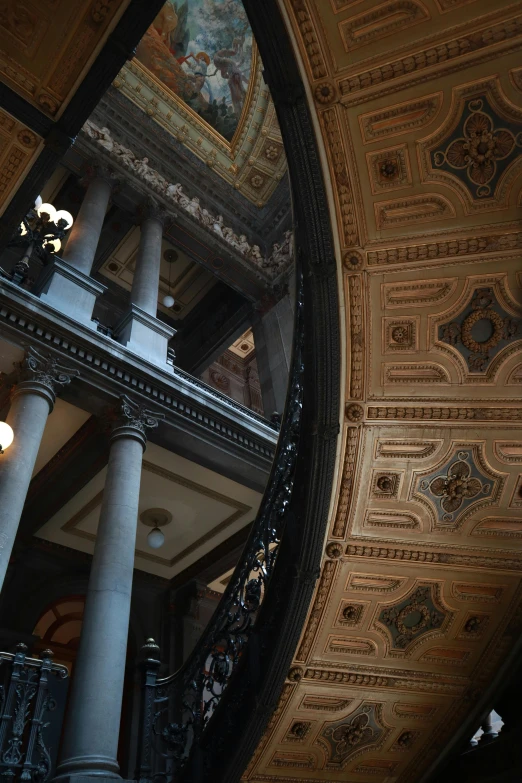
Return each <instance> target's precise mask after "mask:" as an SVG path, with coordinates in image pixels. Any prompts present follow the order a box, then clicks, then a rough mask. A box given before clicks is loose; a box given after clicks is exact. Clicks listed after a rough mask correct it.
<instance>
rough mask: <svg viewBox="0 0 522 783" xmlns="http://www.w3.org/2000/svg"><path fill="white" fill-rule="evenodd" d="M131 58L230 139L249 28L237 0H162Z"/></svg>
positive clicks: (243, 90) (242, 94) (243, 87)
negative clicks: (155, 15)
mask: <svg viewBox="0 0 522 783" xmlns="http://www.w3.org/2000/svg"><path fill="white" fill-rule="evenodd" d="M136 58H137V59H138V60H139V61H140V62H141V63H142V65H144V66H145V67H146V68H147V69H148V70H149V71H151V72H152V73H153V74H154V76H155V77H156V78H157V79H159V80H160V81H161V82H162V83H163V84H164V85H165V86H166V87H167V88H168V89H169V90H172V92H174V93H175V94H176V95H178V96H179V97H180V98H182V99H183V101H185V103H186V104H187V105H188V106H190V108H191V109H193V110H194V111H195V112H196V113H197V114H199V116H200V117H201V118H202V119H203V120H205V121H206V122H208V123H209V125H211V126H212V127H213V128H214V129H215V130H216V131H217V132H218V133H220V134H221V136H223V137H224V138H225V139H227V140H228V141H230V140H231V139H232V137H233V136H234V133H235V131H236V129H237V126H238V123H239V119H240V117H241V112H242V109H243V104H244V102H245V98H246V94H247V90H248V83H249V80H250V75H251V66H252V31H251V29H250V25H249V24H248V19H247V16H246V14H245V10H244V8H243V4H242V3H241V0H183V1H182V0H167V2H166V3H165V5H164V6H163V8H162V9H161V11H160V13H159V14H158V15H157V17H156V19H155V20H154V22H153V24H152V25H151V26H150V27H149V29H148V30H147V32H146V33H145V35H144V37H143V38H142V40H141V42H140V44H139V45H138V49H137V51H136Z"/></svg>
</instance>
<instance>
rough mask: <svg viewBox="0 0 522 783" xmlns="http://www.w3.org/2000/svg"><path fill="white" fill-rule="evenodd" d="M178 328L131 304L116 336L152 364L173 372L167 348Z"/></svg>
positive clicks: (117, 329)
mask: <svg viewBox="0 0 522 783" xmlns="http://www.w3.org/2000/svg"><path fill="white" fill-rule="evenodd" d="M175 334H176V329H173V328H172V327H171V326H167V324H164V323H163V322H162V321H159V320H158V319H157V318H154V316H152V315H149V314H148V313H146V312H145V310H142V309H141V308H140V307H137V306H136V305H134V304H133V305H131V306H130V309H129V310H128V312H127V313H126V314H125V315H124V316H123V318H122V319H121V321H120V323H119V324H118V326H117V327H116V329H115V330H114V336H115V338H116V339H117V340H119V341H120V342H121V343H122V344H123V345H124V346H125V347H126V348H128V349H129V350H130V351H133V352H134V353H136V354H138V356H141V357H142V358H143V359H146V360H147V361H148V362H150V363H151V364H154V365H156V366H157V367H161V369H162V370H165V369H167V370H168V371H169V372H173V368H172V364H167V348H168V342H169V340H170V338H171V337H174V335H175Z"/></svg>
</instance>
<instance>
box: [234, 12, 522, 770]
mask: <svg viewBox="0 0 522 783" xmlns="http://www.w3.org/2000/svg"><path fill="white" fill-rule="evenodd" d="M280 5H281V8H282V10H283V13H284V15H285V18H286V20H287V24H288V26H289V27H290V28H291V31H292V34H293V36H294V37H295V41H296V49H297V54H298V57H299V58H300V59H301V62H302V68H303V72H304V73H306V79H307V81H308V86H307V89H308V92H309V96H310V101H311V103H312V105H313V108H314V110H315V113H316V117H317V127H318V129H319V134H318V141H319V144H320V145H321V146H322V148H323V152H324V159H325V161H326V162H327V165H326V166H325V171H324V173H325V176H326V177H327V178H329V182H330V184H331V189H332V198H331V203H330V209H331V214H332V219H333V221H334V224H335V230H336V232H337V243H338V244H337V246H338V259H339V270H340V277H341V279H342V298H343V301H342V302H341V307H342V310H341V312H343V313H344V317H345V329H346V335H345V348H346V350H345V355H344V362H345V370H346V372H345V376H344V389H345V401H346V404H345V412H344V420H343V424H342V441H341V448H340V457H339V462H338V477H337V486H336V492H335V497H334V500H333V512H332V517H331V520H330V525H329V533H328V538H327V541H326V545H325V553H324V560H323V565H322V569H321V574H320V577H319V580H318V582H317V587H316V591H315V596H314V599H313V602H312V605H311V606H310V610H309V616H308V620H307V622H306V624H305V627H304V629H303V633H302V637H301V640H300V643H299V645H298V647H297V649H296V651H295V654H294V660H293V664H292V667H291V669H290V670H289V672H288V677H287V681H286V684H285V686H284V689H283V691H282V695H281V699H280V702H279V706H278V708H277V709H276V711H275V713H274V714H273V716H272V718H271V721H270V724H269V727H268V729H267V731H266V734H265V737H264V738H263V740H262V741H261V743H260V745H259V746H258V748H257V751H256V752H255V754H254V756H253V758H252V760H251V763H250V765H249V767H248V769H247V771H246V773H245V775H244V778H243V779H244V781H253V782H255V783H268V781H271V783H279V782H280V781H292V782H293V783H297V781H307V780H309V781H313V783H319V781H328V782H329V783H330V782H331V781H336V780H339V781H341V780H347V779H350V780H353V781H360V782H361V783H362V782H363V781H365V780H369V779H372V780H376V781H382V783H384V782H385V781H392V780H393V781H395V782H396V783H406V782H408V783H418V781H420V780H421V779H422V780H424V777H423V776H424V775H425V774H426V773H427V772H428V770H429V769H430V767H431V766H432V765H433V764H434V763H435V762H436V761H437V759H438V758H439V756H440V753H441V751H442V749H443V748H445V747H446V746H447V744H448V743H449V742H450V741H451V740H452V738H453V737H454V735H455V733H456V732H457V730H458V729H459V728H460V726H461V725H462V723H463V721H464V720H465V719H466V718H467V717H468V716H469V715H470V714H472V713H473V710H474V709H476V708H477V705H478V704H479V701H480V699H481V698H482V697H483V696H484V694H485V693H486V689H487V688H488V686H489V685H490V683H491V682H492V678H493V676H494V674H495V673H496V672H497V671H498V668H499V666H500V665H501V663H502V662H503V661H504V660H505V657H506V655H507V654H508V652H509V650H510V648H511V647H512V645H513V644H514V642H515V640H516V639H517V638H518V637H519V634H520V628H521V622H522V580H521V574H522V550H521V540H522V539H521V535H522V516H521V509H522V499H521V492H522V438H521V428H522V415H521V412H520V394H521V385H520V384H521V381H522V325H521V324H522V321H521V318H522V290H521V289H522V278H521V274H520V249H521V247H522V231H521V222H520V204H521V201H520V192H521V185H522V167H521V161H522V157H521V140H522V136H521V132H522V115H521V112H522V82H521V79H520V70H521V69H520V49H521V44H522V16H521V14H522V4H520V3H514V4H513V3H509V2H502V0H501V1H500V2H498V3H495V4H494V6H492V5H491V4H490V3H487V2H483V1H482V0H475V1H474V2H473V0H460V1H459V0H423V1H422V2H421V0H407V2H404V1H403V0H398V1H397V2H394V1H393V0H392V1H391V2H386V3H383V2H378V1H377V0H359V1H357V2H354V0H328V1H326V0H324V1H322V0H281V3H280ZM471 733H473V732H472V731H471Z"/></svg>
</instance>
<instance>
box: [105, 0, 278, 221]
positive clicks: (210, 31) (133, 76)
mask: <svg viewBox="0 0 522 783" xmlns="http://www.w3.org/2000/svg"><path fill="white" fill-rule="evenodd" d="M184 6H187V8H186V9H185V10H184ZM199 6H200V3H199V2H198V0H190V2H189V3H185V4H183V3H173V2H170V0H169V2H168V3H167V4H166V5H165V6H164V9H163V12H162V14H163V15H162V14H160V15H159V16H158V18H157V19H156V22H155V23H154V24H153V25H152V26H151V28H150V29H149V31H148V33H147V35H146V36H145V37H144V39H143V40H142V42H141V43H140V46H139V47H138V50H137V53H136V57H135V58H134V59H133V60H132V61H131V62H129V63H127V64H126V65H125V67H124V68H123V69H122V71H121V72H120V74H119V75H118V77H117V78H116V79H115V81H114V83H113V84H114V86H115V87H116V88H117V89H118V90H120V91H121V92H122V93H123V94H124V95H125V96H126V97H127V98H129V99H130V100H131V101H132V102H133V103H134V104H136V105H137V106H139V107H140V108H141V109H142V110H143V111H144V112H145V113H146V114H147V115H148V116H149V117H151V118H153V119H154V121H155V122H157V123H159V124H160V125H161V126H162V127H163V128H165V130H167V131H168V132H169V133H170V134H171V135H172V136H174V137H175V138H176V139H177V140H178V141H181V142H182V143H183V144H184V145H185V146H186V147H187V148H188V149H190V151H191V152H193V153H194V154H195V155H197V157H198V158H199V159H200V160H202V161H203V162H205V163H206V164H207V166H209V167H210V168H212V169H213V170H214V171H216V172H217V173H218V174H219V175H220V176H221V177H222V178H223V179H224V180H225V181H226V182H228V183H229V184H230V185H232V186H233V187H234V188H235V189H236V190H238V191H239V192H240V193H241V194H243V195H244V196H246V197H247V198H248V199H249V200H250V201H251V202H252V203H254V204H255V205H256V206H258V207H263V206H264V205H265V204H266V203H267V201H268V200H269V199H270V197H271V195H272V194H273V192H274V190H275V189H276V187H277V185H278V183H279V182H280V181H281V180H282V179H283V176H284V174H285V172H286V159H285V155H284V150H283V145H282V140H281V134H280V131H279V126H278V123H277V118H276V115H275V110H274V105H273V103H272V101H271V99H270V94H269V92H268V89H267V87H266V86H265V85H264V82H263V76H262V63H261V60H260V58H259V55H258V52H257V47H256V46H255V43H253V42H252V38H251V31H250V28H249V26H248V23H247V22H246V17H244V20H243V16H242V15H244V11H243V8H242V6H241V3H240V2H239V0H234V2H232V3H229V4H219V3H214V2H211V3H210V4H209V7H210V9H211V10H212V11H213V12H214V13H217V11H219V14H223V13H226V14H228V16H227V19H225V20H223V19H221V18H220V16H219V14H218V16H217V17H216V18H217V21H216V19H214V20H209V21H208V26H207V27H206V28H205V29H202V28H201V17H200V16H198V15H197V12H199V11H201V9H200V7H199ZM225 6H227V8H228V11H221V10H220V9H222V8H224V7H225ZM165 9H169V13H173V19H170V17H169V18H168V19H165V18H164V16H165ZM187 14H188V19H187V18H186V17H187ZM160 17H161V18H160ZM174 17H176V20H177V21H174ZM242 20H243V21H244V24H243V25H242V24H241V22H242ZM227 24H228V25H229V27H230V29H228V28H227V27H226V25H227ZM223 25H225V27H224V29H222V28H223ZM180 26H181V27H182V29H181V30H180ZM170 28H172V30H171V29H170ZM182 33H183V35H182ZM183 36H184V37H183ZM227 42H228V43H227ZM225 43H227V47H226V48H223V46H222V45H224V44H225ZM199 46H201V47H203V46H205V47H206V48H207V49H208V52H206V51H202V52H192V49H197V48H199ZM234 46H235V48H234ZM225 54H226V57H225ZM192 55H194V57H192ZM198 58H199V59H198ZM247 60H248V62H247ZM207 61H208V62H207ZM245 74H246V75H245ZM234 76H236V77H237V78H236V79H235V80H234ZM202 81H203V87H202V85H201V82H202ZM236 83H237V84H239V83H240V84H241V89H240V92H241V95H238V94H237V93H238V91H239V87H236ZM213 96H215V97H213ZM231 98H232V99H231ZM218 99H219V104H218V103H217V101H218ZM214 101H216V105H215V107H214V106H213V103H214ZM227 106H228V111H229V114H228V115H225V119H229V118H230V117H233V118H234V119H233V120H231V123H232V124H229V125H226V126H225V125H223V121H222V120H223V117H222V114H223V111H225V107H227ZM211 109H214V112H213V113H212V111H211Z"/></svg>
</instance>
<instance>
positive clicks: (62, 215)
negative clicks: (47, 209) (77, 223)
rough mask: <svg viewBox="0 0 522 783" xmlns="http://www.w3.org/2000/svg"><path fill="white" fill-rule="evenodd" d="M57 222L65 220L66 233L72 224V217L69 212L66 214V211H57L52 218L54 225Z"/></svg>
mask: <svg viewBox="0 0 522 783" xmlns="http://www.w3.org/2000/svg"><path fill="white" fill-rule="evenodd" d="M59 220H65V221H67V225H66V226H65V230H66V231H67V230H68V229H69V228H70V227H71V226H72V224H73V216H72V215H71V213H70V212H67V210H66V209H59V210H58V212H57V213H56V215H55V216H54V221H53V222H54V223H58V221H59Z"/></svg>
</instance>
